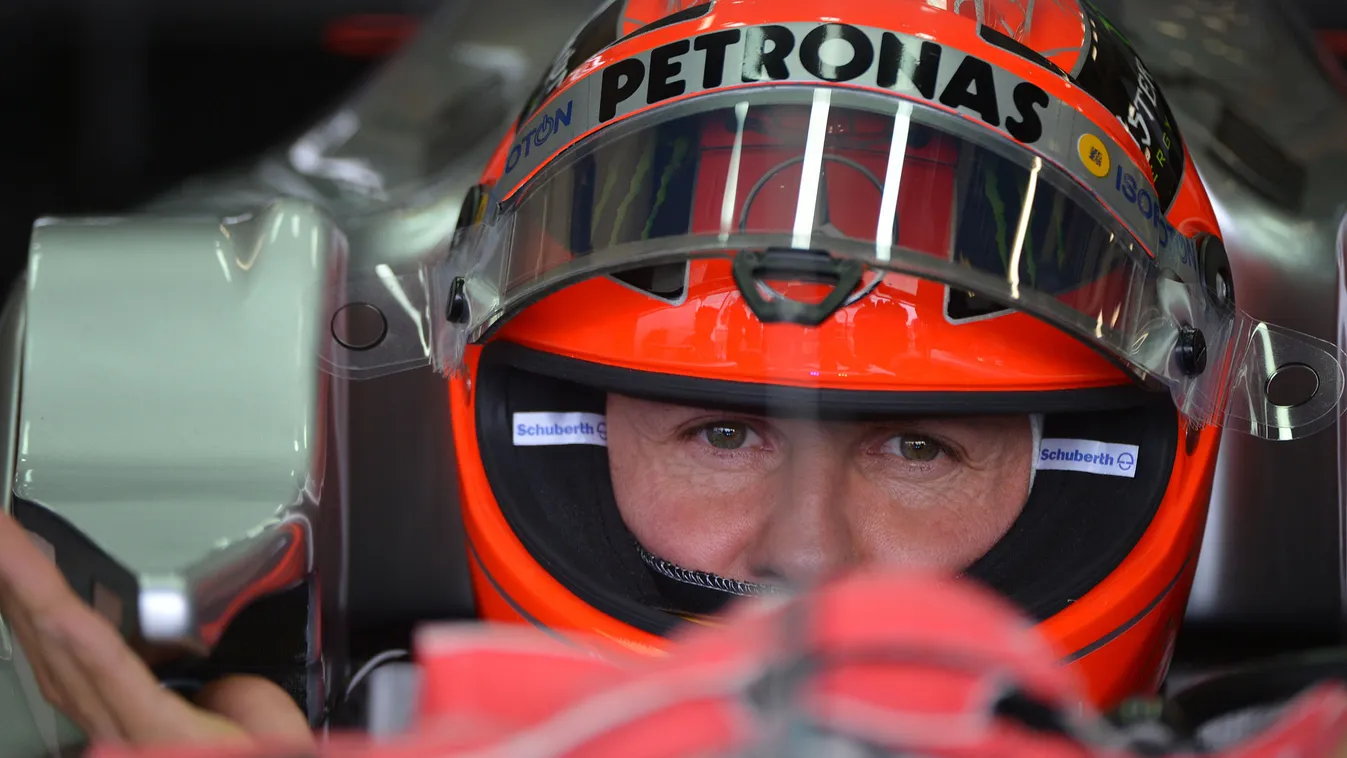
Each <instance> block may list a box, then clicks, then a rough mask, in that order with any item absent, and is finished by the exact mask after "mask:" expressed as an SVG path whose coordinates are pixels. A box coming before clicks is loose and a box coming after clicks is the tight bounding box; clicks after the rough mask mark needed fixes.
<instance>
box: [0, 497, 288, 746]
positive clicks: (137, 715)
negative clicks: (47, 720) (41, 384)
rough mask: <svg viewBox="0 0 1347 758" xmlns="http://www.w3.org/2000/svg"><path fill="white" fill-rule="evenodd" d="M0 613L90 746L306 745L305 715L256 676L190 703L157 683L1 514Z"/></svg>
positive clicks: (49, 695)
mask: <svg viewBox="0 0 1347 758" xmlns="http://www.w3.org/2000/svg"><path fill="white" fill-rule="evenodd" d="M0 615H3V617H4V620H5V621H6V622H8V623H9V625H10V628H12V629H13V630H14V634H15V635H16V636H17V638H18V642H19V644H20V646H21V647H22V648H23V652H24V653H25V655H26V656H27V658H28V662H29V663H30V664H31V665H32V668H33V672H34V674H36V676H37V681H38V683H39V684H40V685H41V688H42V694H43V696H44V697H46V699H47V700H48V701H50V702H51V704H52V705H54V706H55V707H57V708H59V709H60V710H61V712H62V713H64V714H65V715H66V716H67V717H69V718H70V719H71V720H72V721H74V722H75V723H76V724H77V725H79V727H80V728H81V729H83V730H84V731H85V733H86V734H87V735H88V736H89V740H90V741H91V742H95V743H114V744H116V743H120V744H133V745H149V744H165V743H169V744H193V743H194V744H201V743H210V744H226V745H228V744H249V743H251V742H253V741H254V740H259V741H265V742H268V743H272V742H283V743H286V744H294V745H296V746H300V745H309V744H312V742H313V734H312V732H310V730H309V726H308V722H307V721H306V719H305V717H304V714H303V713H302V712H300V710H299V708H298V707H297V706H296V705H295V703H294V701H293V700H291V699H290V697H289V695H287V694H286V693H285V691H284V690H282V689H281V688H280V687H278V686H276V685H275V684H273V683H272V682H270V681H267V680H265V679H260V678H257V677H230V678H227V679H223V680H220V681H218V682H215V683H213V684H211V685H209V686H207V687H206V688H204V689H203V690H202V691H201V693H200V694H199V695H198V696H197V697H196V699H195V704H193V703H189V702H188V701H186V700H184V699H183V698H181V697H179V696H178V695H177V694H175V693H174V692H172V691H171V690H168V689H166V688H164V687H162V686H160V684H159V682H158V681H157V680H156V679H155V678H154V675H153V674H152V673H151V672H150V669H149V667H148V666H146V665H145V663H144V662H143V661H142V660H141V659H140V657H139V656H137V655H136V654H135V653H134V652H132V651H131V649H130V648H129V647H128V646H127V645H126V643H125V642H124V641H123V640H122V637H121V635H120V634H119V633H118V632H117V630H116V629H115V628H114V627H113V626H112V624H110V623H109V622H108V621H107V620H106V619H105V618H103V616H101V615H100V614H98V613H97V612H95V611H94V610H93V609H92V608H90V607H89V606H88V605H87V604H85V603H84V601H82V600H81V599H80V598H79V597H78V596H76V595H75V593H74V592H72V591H71V589H70V586H69V585H67V584H66V582H65V577H64V576H63V575H62V574H61V572H60V570H59V569H57V568H56V566H55V565H54V564H53V563H52V562H51V561H49V560H48V559H47V557H46V556H45V555H44V554H43V553H42V551H41V550H39V549H38V548H37V546H36V545H34V544H33V542H32V541H31V540H30V539H29V536H28V532H27V531H25V530H24V529H23V528H22V527H21V526H19V525H18V523H16V522H15V521H14V520H13V519H11V518H10V517H9V516H8V515H6V514H4V513H2V512H0Z"/></svg>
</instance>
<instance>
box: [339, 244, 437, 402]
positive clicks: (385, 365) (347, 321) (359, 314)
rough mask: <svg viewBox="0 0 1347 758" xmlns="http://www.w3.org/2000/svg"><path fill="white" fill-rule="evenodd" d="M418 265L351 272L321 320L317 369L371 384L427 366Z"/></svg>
mask: <svg viewBox="0 0 1347 758" xmlns="http://www.w3.org/2000/svg"><path fill="white" fill-rule="evenodd" d="M429 301H430V298H429V296H428V287H427V284H426V281H425V274H424V272H423V270H422V267H421V265H420V264H419V263H416V264H407V265H405V266H400V267H396V268H395V267H392V266H388V265H383V264H380V265H378V266H375V267H374V269H372V270H367V271H360V272H352V274H351V275H350V276H348V278H347V280H346V281H345V282H344V283H342V285H341V286H340V291H338V292H336V293H334V297H332V298H331V299H330V301H329V302H330V303H331V305H330V306H329V307H328V309H327V311H326V312H325V313H324V314H323V324H324V325H323V332H322V333H323V335H324V339H323V341H322V344H321V345H320V349H321V355H320V356H319V365H321V366H322V368H323V370H324V371H325V372H327V373H329V374H331V375H333V376H336V377H340V378H344V379H373V378H376V377H380V376H386V375H388V374H394V373H398V372H402V371H410V370H413V369H418V368H425V367H427V366H429V365H430V364H431V354H432V349H431V348H432V344H433V341H432V335H431V323H432V320H431V313H430V304H429Z"/></svg>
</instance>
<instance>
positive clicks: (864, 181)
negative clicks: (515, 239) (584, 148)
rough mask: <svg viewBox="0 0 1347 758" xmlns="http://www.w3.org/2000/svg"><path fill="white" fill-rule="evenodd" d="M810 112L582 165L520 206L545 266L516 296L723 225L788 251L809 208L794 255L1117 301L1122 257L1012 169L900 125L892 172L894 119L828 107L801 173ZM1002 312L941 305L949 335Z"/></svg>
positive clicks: (720, 123) (636, 140)
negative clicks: (920, 256)
mask: <svg viewBox="0 0 1347 758" xmlns="http://www.w3.org/2000/svg"><path fill="white" fill-rule="evenodd" d="M812 110H813V109H812V107H811V106H810V105H807V104H803V103H801V104H789V105H771V106H765V107H760V108H752V109H749V110H748V112H747V113H746V114H745V116H744V118H743V125H742V130H741V129H740V125H739V120H740V119H739V118H738V115H737V114H736V112H735V110H734V109H732V108H726V109H721V110H713V111H710V112H704V113H695V114H690V115H687V116H684V117H682V118H676V119H671V120H668V121H665V122H663V123H660V124H658V125H657V126H655V127H654V128H652V129H650V130H649V131H646V132H642V133H640V134H638V135H634V136H632V137H629V138H626V139H622V140H617V141H614V142H613V143H611V144H610V145H608V146H606V147H605V149H602V150H594V151H589V152H587V153H585V154H583V155H582V156H580V157H578V158H577V159H576V160H575V161H574V162H573V163H571V164H570V165H569V167H568V169H567V171H566V172H565V173H564V175H553V176H551V177H548V178H547V179H546V180H544V181H545V182H546V183H545V185H544V186H543V187H541V188H540V189H539V190H537V192H536V193H535V194H530V196H529V197H528V198H526V199H525V200H524V201H523V202H522V204H521V207H520V215H519V217H518V224H519V225H520V228H521V229H522V230H524V236H526V237H531V238H535V239H538V240H539V241H540V243H541V245H540V249H538V250H537V251H536V254H537V255H539V256H540V257H541V258H542V259H543V260H542V261H539V262H538V263H536V264H534V265H528V266H518V265H517V263H519V262H521V261H519V259H518V258H516V259H515V262H516V265H514V266H512V269H513V270H514V272H515V273H516V276H515V277H512V283H516V284H523V283H526V282H527V281H529V280H530V279H532V278H533V275H534V273H535V272H536V271H537V270H538V266H540V265H541V266H542V267H544V268H546V267H547V266H548V263H550V262H551V261H553V260H556V259H557V258H560V257H566V258H570V257H575V258H582V257H584V256H586V255H589V254H591V253H593V252H595V251H602V250H606V249H610V248H615V247H618V246H620V245H623V244H628V243H632V242H640V241H648V240H652V239H660V238H671V237H682V236H688V235H705V234H717V233H718V232H719V231H720V230H721V229H724V228H726V227H727V226H731V227H732V228H733V229H734V230H735V231H737V232H740V233H746V234H754V233H763V232H767V233H772V232H779V233H786V232H787V231H789V233H790V234H791V236H792V239H793V241H796V242H798V241H799V240H798V239H796V238H798V237H799V231H800V230H799V227H800V226H802V225H801V224H800V223H799V222H798V221H797V218H798V217H799V216H800V214H801V204H802V202H803V201H812V202H809V203H808V204H809V205H811V207H812V211H811V212H809V213H807V214H806V215H805V217H804V220H805V221H806V223H805V224H803V227H804V230H805V232H806V240H805V246H808V245H809V242H808V240H809V239H812V238H813V237H815V236H819V237H825V238H830V239H852V240H859V241H865V242H873V243H883V245H882V248H883V249H884V250H885V251H887V248H888V247H889V246H890V245H893V244H895V243H896V244H897V245H899V246H901V247H904V248H907V249H909V250H913V251H920V252H922V253H925V254H927V255H931V256H934V257H939V258H943V259H945V260H948V261H951V262H952V263H954V264H956V265H959V266H962V267H965V268H967V269H970V270H976V271H979V272H983V273H985V274H991V275H994V276H996V277H998V278H1000V279H1003V280H1007V281H1011V280H1014V281H1015V282H1016V283H1017V285H1018V286H1020V287H1025V288H1027V289H1031V290H1035V291H1038V292H1042V293H1045V294H1050V295H1054V296H1057V297H1059V298H1065V299H1066V300H1068V301H1070V302H1071V303H1072V304H1073V305H1074V306H1075V307H1077V308H1080V309H1091V308H1092V307H1093V306H1096V305H1098V304H1100V303H1101V302H1103V300H1102V299H1106V298H1109V297H1114V298H1116V297H1118V296H1119V294H1120V293H1119V292H1118V291H1117V290H1118V287H1119V286H1120V285H1121V284H1123V282H1120V281H1118V280H1117V279H1116V278H1113V280H1112V281H1110V276H1109V275H1110V274H1112V273H1113V272H1115V271H1117V270H1118V269H1119V267H1120V266H1121V265H1122V263H1123V262H1124V261H1125V260H1126V259H1127V257H1128V255H1129V252H1128V251H1127V250H1126V249H1124V248H1122V247H1120V246H1118V245H1116V244H1114V239H1115V236H1114V234H1113V233H1111V232H1110V231H1108V230H1107V229H1106V228H1105V227H1104V226H1102V225H1101V224H1100V223H1099V221H1097V220H1096V218H1095V216H1094V215H1093V214H1092V213H1090V212H1088V211H1086V210H1084V209H1083V208H1082V207H1081V206H1080V205H1078V204H1077V203H1076V202H1074V201H1073V200H1071V199H1070V198H1069V197H1068V196H1067V194H1066V193H1065V192H1063V191H1062V190H1059V189H1058V188H1057V187H1055V186H1053V185H1051V184H1049V183H1046V182H1031V177H1032V176H1033V175H1032V174H1031V171H1030V170H1029V169H1028V168H1026V167H1025V166H1024V165H1022V164H1021V163H1018V162H1016V161H1014V160H1012V159H1009V158H1006V157H1003V156H1001V155H1000V154H997V153H994V152H992V151H990V150H987V149H985V148H983V147H981V146H979V145H977V144H975V143H973V142H972V141H969V140H965V139H961V138H959V137H955V136H952V135H949V134H943V133H940V132H938V131H936V130H935V129H934V128H932V127H930V126H927V125H924V124H919V123H912V124H910V126H908V125H907V124H906V123H905V122H897V123H902V124H903V125H904V126H906V127H907V129H906V131H907V139H906V140H905V149H904V150H903V151H902V152H901V153H899V154H898V156H897V160H893V159H891V155H890V153H891V152H892V150H891V148H892V146H893V145H894V144H895V142H894V128H895V123H896V120H895V119H894V118H893V117H892V116H885V115H881V114H878V113H873V112H869V111H865V110H860V109H849V108H837V107H833V108H830V109H829V111H828V120H827V122H826V126H825V127H824V133H825V134H826V138H825V147H824V148H823V150H822V151H821V152H820V154H819V156H818V158H817V163H818V170H817V171H816V172H806V170H805V169H806V163H807V161H808V159H809V156H808V155H806V144H807V140H808V134H809V130H810V120H811V112H812ZM895 167H897V169H898V170H897V172H895V170H894V169H895ZM895 173H897V174H898V176H893V174H895ZM886 179H889V180H890V181H887V182H886ZM895 180H896V181H895ZM806 184H812V185H813V187H812V188H811V191H810V192H806V191H805V190H806V186H805V185H806ZM886 186H890V187H894V188H896V189H898V193H897V198H896V204H895V203H894V202H893V200H892V199H890V201H889V202H888V203H885V202H884V191H885V187H886ZM1031 190H1032V191H1033V197H1032V202H1028V201H1029V194H1030V192H1031ZM890 207H892V208H893V210H889V208H890ZM561 209H568V210H567V211H563V210H561ZM529 210H532V211H535V212H539V211H540V212H541V214H540V215H541V218H539V217H537V216H533V215H530V214H528V213H527V211H529ZM886 211H887V212H886ZM881 217H883V222H881ZM1021 220H1026V221H1027V224H1026V225H1025V228H1024V229H1023V231H1022V232H1021V230H1020V222H1021ZM539 225H541V226H542V227H543V228H541V229H538V228H537V227H538V226H539ZM876 247H877V249H879V248H880V245H878V244H877V246H876ZM1012 258H1014V261H1012ZM1013 262H1017V263H1018V265H1016V266H1012V263H1013ZM1012 272H1014V273H1016V274H1018V276H1015V277H1012V276H1010V274H1011V273H1012ZM623 278H624V281H628V282H631V281H632V280H633V279H636V278H638V277H636V276H634V275H633V274H632V273H631V272H627V273H626V274H625V276H624V277H623ZM1068 295H1071V296H1070V297H1068ZM1108 310H1109V312H1110V314H1112V312H1114V311H1117V312H1118V314H1119V315H1121V313H1120V309H1119V308H1113V309H1108ZM1008 311H1009V309H1008V308H1007V307H1006V306H1005V305H1003V304H1002V303H1000V302H998V301H997V300H994V299H991V298H988V297H986V296H983V295H981V294H979V293H977V292H975V291H971V290H966V289H960V288H953V289H951V291H950V292H949V296H948V299H947V305H946V315H947V316H948V317H949V318H950V319H952V320H955V321H962V320H968V319H974V318H985V317H988V316H992V315H996V314H999V313H1006V312H1008Z"/></svg>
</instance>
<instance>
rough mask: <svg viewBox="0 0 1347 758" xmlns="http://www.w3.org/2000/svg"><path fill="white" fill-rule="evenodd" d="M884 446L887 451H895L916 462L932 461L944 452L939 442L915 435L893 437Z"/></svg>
mask: <svg viewBox="0 0 1347 758" xmlns="http://www.w3.org/2000/svg"><path fill="white" fill-rule="evenodd" d="M885 447H886V448H888V450H889V452H892V453H897V454H898V455H900V456H902V457H903V458H904V459H906V460H909V461H915V462H917V463H928V462H930V461H933V460H935V459H936V458H939V457H940V454H941V453H943V452H944V447H943V446H942V445H941V444H940V443H939V442H936V441H935V440H933V439H931V438H929V437H919V436H916V435H903V436H901V437H894V438H893V439H892V440H890V441H889V443H888V445H886V446H885Z"/></svg>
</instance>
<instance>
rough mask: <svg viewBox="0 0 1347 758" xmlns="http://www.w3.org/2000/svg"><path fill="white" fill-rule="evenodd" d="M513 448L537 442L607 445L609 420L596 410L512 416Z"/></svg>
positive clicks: (531, 413) (546, 443)
mask: <svg viewBox="0 0 1347 758" xmlns="http://www.w3.org/2000/svg"><path fill="white" fill-rule="evenodd" d="M514 444H515V447H537V446H540V445H599V446H600V447H607V446H608V422H607V421H606V420H605V419H604V417H603V415H602V414H599V413H555V412H550V411H541V412H530V413H516V414H515V415H514Z"/></svg>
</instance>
